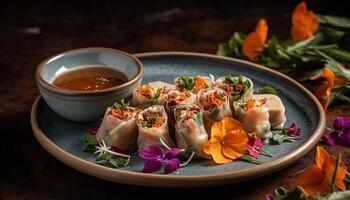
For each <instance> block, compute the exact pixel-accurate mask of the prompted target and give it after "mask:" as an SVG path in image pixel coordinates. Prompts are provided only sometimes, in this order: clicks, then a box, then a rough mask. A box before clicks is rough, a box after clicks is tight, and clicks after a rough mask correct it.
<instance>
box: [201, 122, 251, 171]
mask: <svg viewBox="0 0 350 200" xmlns="http://www.w3.org/2000/svg"><path fill="white" fill-rule="evenodd" d="M247 142H248V136H247V133H246V132H245V131H244V130H243V128H242V124H241V123H240V122H239V121H237V120H235V119H233V118H232V117H225V118H224V119H222V120H221V122H216V123H215V124H214V125H213V126H212V127H211V134H210V140H209V141H207V142H206V143H205V144H204V145H203V152H204V153H206V154H208V155H211V156H212V157H213V160H214V162H215V163H217V164H224V163H229V162H232V161H233V160H235V159H237V158H239V157H241V156H242V155H243V154H244V153H245V152H246V150H247Z"/></svg>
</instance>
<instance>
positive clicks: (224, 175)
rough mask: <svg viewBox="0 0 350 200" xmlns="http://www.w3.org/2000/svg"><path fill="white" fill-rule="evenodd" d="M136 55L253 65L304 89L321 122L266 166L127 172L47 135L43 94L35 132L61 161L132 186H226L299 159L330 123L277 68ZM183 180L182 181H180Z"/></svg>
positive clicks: (174, 53)
mask: <svg viewBox="0 0 350 200" xmlns="http://www.w3.org/2000/svg"><path fill="white" fill-rule="evenodd" d="M135 56H137V57H139V58H142V59H147V58H152V57H158V58H159V57H163V56H165V57H166V56H184V57H199V58H209V59H213V60H218V61H224V62H236V63H241V64H246V65H250V66H253V67H254V68H256V69H260V70H263V71H267V72H270V73H271V74H272V75H274V76H277V77H281V78H283V79H285V80H287V81H289V82H291V83H292V84H293V85H294V86H295V87H297V88H299V89H301V90H302V91H303V92H305V94H306V95H307V96H308V98H310V100H311V101H312V102H313V103H314V104H315V106H316V107H317V109H316V110H315V112H318V113H319V116H318V123H317V126H316V127H315V130H314V131H313V133H312V134H311V135H310V137H309V138H308V139H307V140H306V141H304V142H303V143H302V144H301V145H300V146H299V147H298V148H297V149H295V150H293V151H291V152H289V153H288V154H286V155H284V156H282V157H279V158H276V159H274V160H272V161H269V162H268V163H264V164H262V165H257V166H254V167H251V168H247V169H241V170H234V171H226V172H219V173H213V174H201V175H169V174H147V173H142V172H134V171H126V170H122V169H114V168H113V169H112V168H109V167H106V166H102V165H99V164H96V163H92V162H90V161H87V160H84V159H82V158H80V157H77V156H75V155H73V154H70V153H69V152H67V151H65V150H64V149H62V148H61V147H59V146H58V145H57V144H55V143H54V142H53V141H52V140H51V139H49V138H48V137H47V136H46V134H45V133H44V132H43V131H42V130H41V129H40V126H39V123H38V120H37V114H38V113H37V108H38V105H39V103H40V101H41V97H40V96H39V97H38V98H37V99H36V101H35V102H34V105H33V107H32V110H31V126H32V129H33V133H34V135H35V137H36V139H37V140H38V141H39V143H40V144H41V145H42V146H43V147H44V148H45V149H46V150H47V151H48V152H49V153H50V154H51V155H53V156H54V157H56V158H57V159H58V160H60V161H61V162H63V163H65V164H66V165H68V166H70V167H72V168H74V169H76V170H78V171H81V172H84V173H86V174H89V175H92V176H95V177H98V178H101V179H104V180H109V181H113V182H119V183H124V184H130V185H141V186H156V187H168V188H192V187H203V186H204V187H207V186H214V185H222V184H228V183H235V182H241V181H247V180H250V179H254V178H257V177H261V176H264V175H267V174H270V173H273V172H276V171H278V170H281V169H283V168H285V167H287V166H289V165H291V164H292V163H294V162H295V161H297V160H299V159H300V158H301V157H303V156H304V155H305V154H306V153H308V152H309V151H311V150H312V149H313V148H314V147H315V146H316V145H317V143H318V141H319V140H320V138H321V136H322V133H323V130H324V128H325V126H326V117H325V113H324V111H323V109H322V106H321V104H320V103H319V101H318V100H317V98H316V97H315V96H314V95H313V94H312V93H311V92H310V91H309V90H307V89H306V88H305V87H304V86H302V85H301V84H300V83H298V82H297V81H295V80H293V79H292V78H290V77H288V76H286V75H284V74H282V73H280V72H278V71H275V70H273V69H270V68H267V67H265V66H262V65H259V64H255V63H252V62H249V61H245V60H241V59H237V58H228V57H223V56H217V55H212V54H205V53H195V52H181V51H163V52H148V53H138V54H135ZM179 183H181V184H179Z"/></svg>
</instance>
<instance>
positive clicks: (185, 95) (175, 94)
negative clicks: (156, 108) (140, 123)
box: [165, 90, 197, 136]
mask: <svg viewBox="0 0 350 200" xmlns="http://www.w3.org/2000/svg"><path fill="white" fill-rule="evenodd" d="M191 104H192V105H195V104H197V95H196V94H193V93H192V92H190V91H184V92H179V91H177V90H174V91H171V92H169V94H168V95H167V97H166V100H165V111H166V112H167V114H168V125H169V131H170V134H171V136H173V135H174V133H175V126H174V123H175V121H174V108H175V107H176V106H177V105H191Z"/></svg>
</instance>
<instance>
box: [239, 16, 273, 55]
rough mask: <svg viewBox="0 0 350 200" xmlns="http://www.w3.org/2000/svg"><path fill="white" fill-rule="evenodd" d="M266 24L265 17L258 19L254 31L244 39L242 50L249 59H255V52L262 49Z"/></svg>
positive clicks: (265, 34) (266, 31)
mask: <svg viewBox="0 0 350 200" xmlns="http://www.w3.org/2000/svg"><path fill="white" fill-rule="evenodd" d="M267 33H268V26H267V23H266V20H265V19H260V20H259V22H258V24H257V26H256V28H255V31H254V32H251V33H249V34H248V35H247V37H246V38H245V39H244V42H243V46H242V51H243V54H244V55H245V56H247V57H248V58H249V59H250V60H255V59H256V56H257V53H259V52H262V51H263V50H264V43H265V41H266V39H267Z"/></svg>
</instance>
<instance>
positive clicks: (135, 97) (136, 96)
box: [131, 81, 175, 108]
mask: <svg viewBox="0 0 350 200" xmlns="http://www.w3.org/2000/svg"><path fill="white" fill-rule="evenodd" d="M147 85H149V86H151V87H152V88H153V89H154V94H155V93H156V91H157V89H159V88H160V89H161V93H160V96H159V97H158V99H157V102H156V103H155V104H154V105H164V103H165V98H166V95H167V94H168V93H169V92H170V91H172V90H175V85H173V84H169V83H165V82H162V81H155V82H150V83H148V84H147ZM140 87H142V86H140ZM140 87H137V88H135V90H134V91H133V93H132V100H131V105H133V106H136V107H139V108H147V107H149V106H151V105H152V102H151V99H150V98H147V97H146V96H144V95H142V94H140V93H139V92H138V89H139V88H140ZM154 94H153V95H154Z"/></svg>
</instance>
